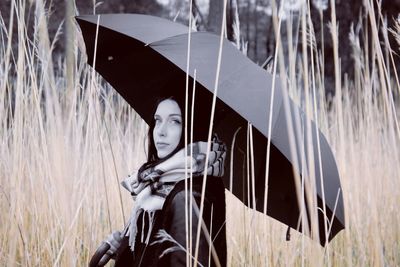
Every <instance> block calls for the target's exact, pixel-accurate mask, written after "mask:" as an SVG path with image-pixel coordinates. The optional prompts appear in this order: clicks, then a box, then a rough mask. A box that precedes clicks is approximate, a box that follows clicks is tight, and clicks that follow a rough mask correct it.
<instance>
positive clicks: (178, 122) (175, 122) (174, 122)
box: [171, 119, 181, 124]
mask: <svg viewBox="0 0 400 267" xmlns="http://www.w3.org/2000/svg"><path fill="white" fill-rule="evenodd" d="M171 122H172V123H173V124H181V121H180V120H178V119H173V120H172V121H171Z"/></svg>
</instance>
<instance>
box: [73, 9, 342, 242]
mask: <svg viewBox="0 0 400 267" xmlns="http://www.w3.org/2000/svg"><path fill="white" fill-rule="evenodd" d="M77 21H78V23H79V26H80V28H81V30H82V35H83V38H84V41H85V45H86V53H87V55H88V63H89V64H90V65H92V66H95V69H96V71H97V72H98V73H100V74H101V75H102V76H103V77H104V78H105V79H106V80H107V81H108V82H109V83H110V84H111V85H112V86H113V87H114V88H115V89H116V90H117V91H118V92H119V93H120V94H121V95H122V96H123V97H124V98H125V99H126V101H127V102H128V103H129V104H130V105H131V106H132V107H133V108H134V109H135V110H136V111H137V112H138V113H139V115H140V116H141V117H142V118H143V119H144V120H145V121H146V122H150V120H152V115H153V114H152V108H153V105H154V103H155V101H156V100H155V99H156V98H158V97H159V96H160V95H165V94H175V95H183V96H184V95H185V88H186V86H185V81H186V68H187V51H188V37H189V34H188V28H187V27H186V26H184V25H181V24H178V23H175V22H172V21H168V20H165V19H161V18H157V17H152V16H147V15H138V14H107V15H90V16H79V17H77ZM97 23H98V25H97ZM96 36H97V42H96ZM219 40H220V39H219V36H216V35H213V34H210V33H207V32H192V33H191V39H190V41H191V47H190V51H191V53H190V68H189V75H190V80H191V81H192V82H193V77H194V73H195V72H196V81H197V84H196V93H195V97H196V101H195V114H201V116H200V115H198V116H197V117H196V118H195V125H202V124H201V123H199V122H200V121H208V120H209V118H210V117H209V112H210V109H211V103H212V97H213V89H214V83H215V79H216V78H215V77H216V72H217V61H218V49H219ZM95 44H97V47H96V50H95ZM95 51H96V55H94V53H95ZM272 82H273V76H272V75H270V74H268V73H266V72H265V71H264V70H263V69H262V68H261V67H259V66H258V65H256V64H254V63H253V62H252V61H250V60H249V59H248V58H247V57H245V56H244V55H243V54H242V53H241V52H240V51H238V50H237V49H236V48H235V47H234V46H233V45H232V44H231V43H230V42H229V41H227V40H224V42H223V48H222V59H221V67H220V75H219V81H218V94H217V96H218V98H217V102H216V106H215V110H216V113H215V121H214V131H215V132H217V133H218V136H219V137H220V138H221V139H222V140H224V141H225V142H226V143H227V144H230V143H231V142H232V141H233V140H235V145H234V146H233V147H234V148H232V153H231V154H232V155H233V178H231V177H230V174H231V172H229V171H227V172H226V173H227V174H226V176H225V177H224V181H225V185H226V187H227V188H229V189H230V190H231V191H232V193H233V194H234V195H235V196H237V197H238V198H239V199H240V200H241V201H243V202H244V203H245V204H246V205H247V206H249V207H252V208H255V209H257V210H258V211H261V212H264V211H265V209H266V213H267V214H268V215H269V216H271V217H273V218H275V219H277V220H279V221H281V222H283V223H285V224H287V225H288V226H289V227H292V228H294V229H297V230H299V231H302V232H304V231H303V229H307V230H310V225H309V224H305V223H304V222H307V221H310V222H311V221H312V218H313V216H312V214H313V212H314V211H315V212H316V213H315V214H318V217H315V216H314V217H315V218H317V223H316V224H314V225H316V226H317V227H318V228H317V229H319V230H318V231H317V232H316V233H317V234H319V240H320V242H321V244H322V245H324V244H326V241H327V240H328V241H330V240H331V239H332V238H333V237H334V236H335V235H336V234H337V233H338V232H339V231H340V230H341V229H344V224H345V219H344V207H343V198H342V191H341V186H340V180H339V174H338V170H337V167H336V163H335V159H334V157H333V154H332V151H331V149H330V147H329V145H328V143H327V141H326V139H325V137H324V135H323V134H322V133H321V132H320V131H319V130H318V129H316V127H315V124H314V123H313V122H312V121H310V120H309V119H307V117H306V116H305V115H304V113H303V112H302V111H301V110H300V109H299V108H298V107H297V106H296V105H295V104H294V103H293V101H291V100H290V99H287V100H288V101H287V102H286V103H288V105H286V106H288V107H289V108H286V109H285V108H284V107H285V105H284V103H285V102H284V96H283V95H282V90H281V89H280V85H279V81H278V79H276V80H275V83H276V90H275V93H274V97H273V106H272V109H270V107H271V106H270V103H271V97H272V93H271V92H272V90H271V85H272ZM190 88H191V87H190ZM166 91H167V93H166ZM190 93H192V91H191V90H190ZM286 110H287V112H288V114H289V115H290V116H289V117H288V116H287V115H286V113H285V112H286ZM271 112H272V114H271ZM270 115H271V116H270ZM287 118H289V119H287ZM270 119H271V125H272V127H271V134H269V131H268V129H269V125H270V124H269V122H270ZM288 121H289V123H288ZM249 122H250V123H251V125H252V126H253V127H252V128H251V127H248V125H249V124H248V123H249ZM290 125H292V126H293V127H294V128H295V131H294V135H291V134H290V132H293V131H290V129H291V128H290V127H289V128H288V126H290ZM307 126H308V127H307ZM249 128H250V129H252V131H251V133H252V134H251V135H250V134H249V132H250V131H248V129H249ZM239 129H240V130H239ZM201 130H202V127H200V126H198V127H197V129H196V126H195V132H196V131H201ZM235 133H237V135H235ZM234 136H236V137H235V138H234ZM249 136H251V137H252V138H251V139H252V140H253V144H254V149H253V150H252V151H251V152H252V153H248V151H247V150H248V147H249V145H248V144H249V141H248V140H249ZM290 136H294V140H293V142H292V143H293V145H292V147H294V148H295V149H292V150H291V146H290V145H289V144H290V139H289V137H290ZM268 138H270V141H271V144H272V145H271V147H270V162H269V172H268V177H269V178H268V184H267V185H266V179H265V177H266V175H265V172H266V171H265V169H266V167H265V166H266V158H267V157H266V153H267V144H268ZM307 144H311V145H307ZM318 147H319V148H320V149H318ZM310 148H311V149H310ZM293 151H294V152H293ZM248 154H251V155H253V157H252V158H250V160H248V156H247V155H248ZM228 161H229V162H230V159H228ZM310 161H313V164H310ZM253 163H254V164H253ZM252 166H254V168H252ZM293 170H294V171H293ZM249 173H250V175H249ZM252 173H253V174H254V175H251V174H252ZM296 173H297V174H299V175H295V174H296ZM311 174H314V175H311ZM301 177H303V178H301ZM309 177H315V183H313V184H315V186H314V187H313V186H311V187H310V186H307V185H308V183H309V181H310V179H309ZM296 184H297V187H296ZM302 185H304V186H303V187H302V188H303V190H301V189H300V190H296V188H299V187H301V186H302ZM266 188H267V190H266ZM265 192H267V198H265ZM302 192H304V194H302ZM313 196H314V202H313V201H312V199H313ZM305 199H307V200H308V201H306V200H305ZM310 199H311V201H310ZM265 200H266V201H265ZM303 202H305V204H304V205H302V204H301V203H303ZM312 203H315V204H314V205H313V204H312ZM323 203H325V205H323ZM265 206H266V207H265ZM301 207H304V208H301ZM302 210H304V211H305V212H304V213H302V212H301V211H302ZM301 214H303V215H304V216H303V220H302V219H301V217H302V216H301ZM304 218H305V220H304ZM303 224H304V225H307V227H305V226H303ZM312 229H315V228H312ZM326 232H327V233H328V238H326V234H325V233H326ZM315 236H316V234H314V237H315Z"/></svg>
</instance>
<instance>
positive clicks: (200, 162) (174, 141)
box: [106, 97, 226, 266]
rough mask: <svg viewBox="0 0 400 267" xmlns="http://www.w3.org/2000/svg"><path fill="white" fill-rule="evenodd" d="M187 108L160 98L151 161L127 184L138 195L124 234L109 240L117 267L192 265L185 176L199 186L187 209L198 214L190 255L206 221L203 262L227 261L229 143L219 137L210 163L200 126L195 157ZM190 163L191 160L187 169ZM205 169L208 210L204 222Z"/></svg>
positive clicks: (151, 137) (151, 135) (202, 238)
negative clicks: (187, 138) (189, 138)
mask: <svg viewBox="0 0 400 267" xmlns="http://www.w3.org/2000/svg"><path fill="white" fill-rule="evenodd" d="M183 110H184V103H183V101H182V100H181V99H178V98H176V97H168V98H164V99H162V100H161V101H159V103H158V104H157V105H156V110H155V112H154V120H153V123H151V125H150V128H149V134H148V137H149V140H148V142H149V147H148V161H147V163H145V164H144V165H143V166H142V167H141V168H140V169H139V171H138V173H137V174H134V175H131V176H129V177H128V178H127V179H126V180H124V181H123V183H122V184H123V186H124V187H125V188H126V189H127V190H128V191H130V192H131V194H132V195H133V196H134V198H135V205H134V209H133V211H132V214H131V218H130V221H129V224H128V226H127V227H126V229H125V231H123V233H122V234H121V235H120V234H119V233H116V232H114V233H113V234H112V235H110V236H109V238H108V239H107V240H106V242H107V243H108V244H109V245H110V246H111V248H110V249H109V251H108V252H107V254H108V255H112V256H113V257H114V258H115V259H116V263H115V266H186V261H187V254H186V250H187V248H186V247H187V242H188V239H187V237H188V236H189V233H187V232H186V230H187V229H188V228H187V227H188V225H189V224H187V220H186V217H185V214H186V213H185V203H189V200H187V199H189V198H190V196H189V194H188V196H189V197H188V198H186V197H185V180H186V182H187V185H189V184H190V180H189V179H188V178H189V177H192V185H193V186H192V187H193V189H192V196H193V198H192V201H191V202H190V203H192V206H191V212H190V209H188V211H189V212H188V213H187V214H188V216H189V215H190V214H192V223H191V232H192V242H190V244H189V247H192V253H191V254H190V256H189V257H190V258H191V259H192V260H193V259H194V257H195V247H196V236H197V228H198V224H199V223H200V224H202V225H201V233H200V240H199V246H198V257H197V260H198V264H199V266H209V264H210V265H211V266H226V233H225V195H224V186H223V182H222V179H221V177H222V175H223V169H224V159H225V151H226V148H225V145H224V144H222V143H221V142H219V141H218V140H217V138H213V142H212V144H211V150H210V152H211V153H209V162H208V165H207V167H206V168H205V158H206V154H207V143H206V142H204V140H205V139H206V138H205V134H204V133H206V131H204V129H205V128H204V127H200V129H199V130H200V131H203V133H201V134H198V133H199V131H198V133H197V137H196V139H197V140H195V141H194V142H193V143H192V144H191V145H189V146H188V147H187V150H186V151H187V153H188V154H187V155H190V153H192V155H193V158H192V160H190V158H189V157H185V147H184V129H185V125H184V120H183V118H182V111H183ZM189 110H190V109H189ZM197 126H198V125H197ZM188 128H189V127H188ZM188 136H189V135H188ZM199 140H201V141H199ZM185 162H187V163H185ZM185 164H187V165H189V167H188V169H187V170H186V172H185V166H186V165H185ZM204 172H206V173H207V178H206V179H207V180H206V190H205V198H204V210H203V215H202V220H200V221H199V220H198V214H199V208H200V202H201V192H202V184H203V174H204ZM186 192H188V191H186ZM186 200H187V201H186ZM188 243H189V242H188ZM210 244H211V246H210Z"/></svg>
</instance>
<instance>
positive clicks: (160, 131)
mask: <svg viewBox="0 0 400 267" xmlns="http://www.w3.org/2000/svg"><path fill="white" fill-rule="evenodd" d="M166 128H167V127H166V123H161V124H160V125H159V126H158V129H157V133H158V135H159V136H166V135H167V129H166Z"/></svg>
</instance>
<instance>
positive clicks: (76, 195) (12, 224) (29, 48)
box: [0, 1, 400, 266]
mask: <svg viewBox="0 0 400 267" xmlns="http://www.w3.org/2000/svg"><path fill="white" fill-rule="evenodd" d="M332 2H333V1H331V4H332ZM367 2H368V3H369V4H370V5H372V2H369V1H367ZM26 5H28V3H26V2H24V1H12V10H10V11H8V12H10V14H13V15H12V18H11V21H12V22H13V23H14V24H16V25H18V30H17V31H16V32H12V31H11V29H12V25H5V24H4V22H3V21H2V20H1V21H0V37H1V39H0V41H1V45H0V78H1V79H0V125H1V127H0V135H1V139H0V140H1V142H0V179H1V180H0V213H1V216H0V265H1V266H21V265H22V266H52V265H53V266H84V265H87V263H88V260H89V259H90V256H91V253H93V251H94V250H95V249H96V247H97V245H98V244H99V242H100V241H101V240H102V239H103V238H104V237H105V236H106V235H107V234H108V233H109V232H110V231H111V230H112V229H120V228H122V226H123V224H124V220H125V219H126V217H127V216H128V214H129V211H130V205H131V199H130V197H129V196H128V194H122V201H121V199H120V192H119V185H118V182H117V181H118V180H121V179H122V178H123V177H124V176H125V175H127V174H129V173H130V172H131V171H132V170H133V169H134V168H136V167H138V166H139V165H140V164H141V163H142V162H143V161H144V160H145V157H144V141H143V140H144V137H145V130H146V127H147V126H146V125H145V124H144V122H142V121H141V120H140V119H139V117H138V116H137V115H136V114H135V112H134V111H133V110H132V109H130V108H129V106H128V105H127V104H126V102H125V101H124V100H123V99H121V98H120V97H119V96H118V95H117V94H116V93H115V92H114V90H113V89H112V88H109V87H108V86H107V85H104V83H103V82H101V80H100V78H99V76H98V75H96V73H94V72H93V71H92V70H91V69H90V68H89V67H88V66H87V65H86V63H85V59H84V58H83V57H82V55H81V54H80V53H79V52H78V50H79V49H82V48H83V47H82V43H80V42H79V39H78V40H77V41H76V42H75V47H74V49H75V54H74V55H75V57H76V58H75V61H76V62H78V64H77V65H76V66H75V67H74V68H75V69H74V72H75V73H76V76H75V78H74V80H73V82H72V84H73V88H74V90H73V92H72V93H71V94H67V93H66V90H65V88H66V86H67V78H66V69H67V67H66V66H65V64H66V63H65V59H64V58H61V59H60V60H58V61H53V58H52V51H53V47H54V45H53V42H52V41H53V40H50V39H49V36H48V28H47V23H48V22H47V17H46V16H47V13H46V12H45V10H44V7H43V2H42V1H36V6H35V10H34V13H35V18H36V19H35V27H34V29H35V32H34V34H33V37H32V38H31V39H28V37H27V36H28V35H27V26H26V25H27V22H26V18H25V16H24V14H25V13H24V11H25V8H26ZM367 10H368V12H367V16H366V19H365V20H364V21H363V23H364V25H368V27H370V28H371V29H372V30H371V33H372V34H371V35H369V36H361V37H364V38H369V39H370V40H372V42H371V45H370V46H369V47H361V46H360V40H359V38H360V36H359V35H357V34H354V35H352V36H351V38H350V40H351V42H352V44H353V48H354V51H353V55H354V57H355V58H356V60H355V65H354V71H355V79H354V81H348V80H346V79H342V78H341V76H340V75H339V73H340V58H338V53H337V50H338V40H337V30H336V26H335V25H336V22H335V11H334V9H332V12H333V13H332V16H331V17H330V18H324V19H326V20H329V21H331V23H332V35H333V40H334V49H335V51H336V52H335V64H336V65H335V66H336V69H335V74H336V97H335V98H334V99H333V101H332V105H331V109H329V110H328V108H327V103H326V102H325V99H324V98H323V97H322V95H323V92H322V91H321V88H324V83H323V79H322V78H321V77H322V76H323V72H324V65H323V62H324V60H325V59H324V58H323V54H322V53H320V52H319V48H318V47H317V46H316V43H315V37H314V36H315V35H314V33H313V28H312V24H311V20H310V17H309V7H308V6H307V5H305V6H304V8H303V10H302V11H301V12H300V17H299V18H300V19H299V20H297V21H298V23H299V24H298V25H296V22H294V21H295V20H293V23H287V24H281V23H280V21H279V17H278V16H275V25H276V28H275V29H276V30H277V29H278V28H279V25H281V26H282V25H287V27H292V29H294V28H295V27H297V26H298V27H299V28H300V29H301V30H300V31H299V34H298V35H290V36H288V40H293V42H296V41H297V40H299V39H301V40H302V44H303V49H302V52H303V57H302V59H299V57H298V55H297V54H296V50H294V49H293V47H292V48H289V53H287V54H284V53H282V51H281V50H280V49H281V47H280V46H278V48H279V50H277V55H278V58H277V59H276V60H275V62H276V63H277V64H279V65H277V70H278V72H279V70H280V72H281V73H280V74H281V76H283V77H286V81H290V83H288V85H290V86H288V90H289V93H290V95H291V96H292V97H293V98H294V99H295V100H296V101H297V102H298V103H299V104H300V105H302V106H303V108H304V110H305V111H306V112H307V114H308V115H309V116H310V117H311V118H313V119H314V120H315V121H316V122H318V125H319V127H320V128H321V129H322V131H323V132H324V133H325V135H326V136H327V138H328V140H329V143H330V144H331V146H332V149H333V151H334V154H335V157H336V161H337V164H338V168H339V172H340V175H341V182H342V186H343V194H344V204H345V211H346V219H347V221H346V229H345V230H344V231H342V232H341V233H340V234H339V235H338V236H337V237H336V238H335V239H334V240H333V241H332V242H331V243H330V244H329V245H328V246H327V248H325V249H324V248H322V247H320V246H319V245H318V244H317V243H316V242H314V241H311V240H309V239H308V238H307V237H304V236H302V235H300V234H297V233H295V232H294V231H292V240H291V241H290V242H287V241H285V235H286V229H287V228H286V227H285V226H284V225H282V224H280V223H278V222H276V221H274V220H272V219H270V218H267V217H265V216H260V214H258V213H255V212H252V211H250V210H248V209H247V208H246V207H245V206H243V205H242V204H240V203H238V201H237V200H236V199H235V198H234V197H232V196H231V195H230V194H229V193H227V231H228V235H227V236H228V240H227V241H228V258H229V262H230V264H231V265H232V266H293V265H296V266H303V265H305V266H321V265H328V266H399V265H400V226H399V225H400V214H399V213H398V211H397V206H398V204H399V203H400V190H399V188H400V165H399V164H398V162H399V158H400V154H399V141H400V132H399V126H398V125H399V123H398V116H399V115H400V114H399V110H400V108H399V104H398V97H399V92H400V91H399V82H398V79H397V77H394V76H393V74H392V73H393V72H390V69H393V68H394V67H395V66H394V65H393V64H392V57H395V54H394V53H392V52H391V48H390V47H389V43H388V42H387V41H386V39H384V40H382V39H379V38H378V32H384V33H387V34H391V33H389V31H388V29H387V28H385V27H384V26H382V25H384V24H383V23H382V22H383V18H382V17H381V15H380V13H379V12H376V11H374V10H373V9H371V8H369V9H367ZM2 12H4V11H2ZM289 21H290V17H289ZM376 21H380V23H379V25H380V26H378V25H377V24H376V23H375V22H376ZM287 32H288V33H291V32H293V31H292V30H288V31H287ZM12 34H13V35H14V38H17V39H15V40H17V42H18V43H17V49H16V50H15V51H13V50H12V49H11V46H12V42H11V39H12V37H13V36H11V35H12ZM394 34H395V35H396V36H397V37H399V36H400V35H399V29H394ZM383 36H385V35H383ZM382 43H383V44H386V45H384V46H381V44H382ZM371 55H372V56H371ZM285 57H286V58H285ZM285 62H286V63H285ZM287 62H288V63H287ZM310 62H311V63H310ZM286 64H287V65H286ZM54 66H58V69H59V70H61V71H55V69H57V68H54ZM368 66H370V67H368ZM295 74H296V75H295ZM69 84H70V82H69ZM304 88H305V89H304ZM396 99H397V100H396ZM121 203H123V207H122V205H121ZM249 229H252V230H251V231H249Z"/></svg>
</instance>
